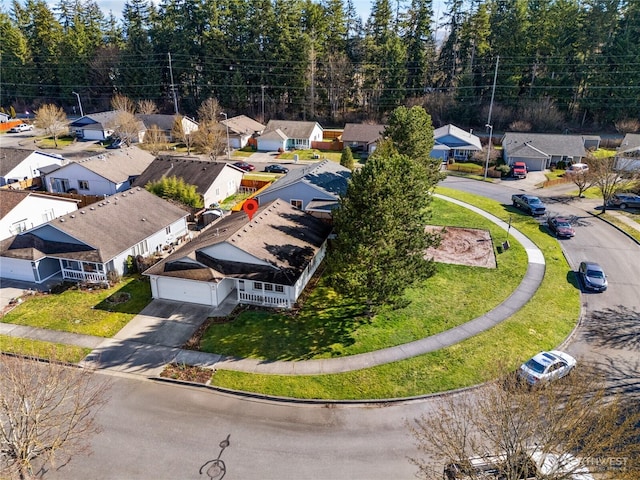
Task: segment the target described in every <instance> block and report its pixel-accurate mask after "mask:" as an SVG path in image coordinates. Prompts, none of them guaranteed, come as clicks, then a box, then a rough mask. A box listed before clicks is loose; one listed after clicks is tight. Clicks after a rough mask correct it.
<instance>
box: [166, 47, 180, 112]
mask: <svg viewBox="0 0 640 480" xmlns="http://www.w3.org/2000/svg"><path fill="white" fill-rule="evenodd" d="M168 55H169V75H170V76H171V94H172V95H173V108H174V110H175V113H176V115H177V114H178V99H177V98H176V87H175V85H174V84H173V67H172V66H171V52H169V53H168Z"/></svg>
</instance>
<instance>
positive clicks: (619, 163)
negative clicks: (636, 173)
mask: <svg viewBox="0 0 640 480" xmlns="http://www.w3.org/2000/svg"><path fill="white" fill-rule="evenodd" d="M616 168H618V169H620V170H640V134H638V133H627V134H626V135H625V136H624V138H623V139H622V143H621V144H620V148H618V152H617V153H616Z"/></svg>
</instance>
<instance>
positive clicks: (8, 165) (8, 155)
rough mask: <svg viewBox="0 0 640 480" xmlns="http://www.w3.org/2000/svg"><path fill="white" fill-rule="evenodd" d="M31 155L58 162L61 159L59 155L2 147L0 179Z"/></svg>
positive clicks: (0, 152) (0, 150) (0, 153)
mask: <svg viewBox="0 0 640 480" xmlns="http://www.w3.org/2000/svg"><path fill="white" fill-rule="evenodd" d="M33 153H36V154H38V155H43V156H45V157H51V159H55V160H56V161H60V160H61V159H62V156H61V155H58V154H54V153H46V152H41V151H39V150H29V149H26V148H10V147H2V148H0V177H4V176H5V175H7V174H8V173H9V172H11V171H12V170H13V169H14V168H16V167H17V166H18V165H20V163H22V162H23V161H24V160H25V159H26V158H27V157H28V156H29V155H31V154H33Z"/></svg>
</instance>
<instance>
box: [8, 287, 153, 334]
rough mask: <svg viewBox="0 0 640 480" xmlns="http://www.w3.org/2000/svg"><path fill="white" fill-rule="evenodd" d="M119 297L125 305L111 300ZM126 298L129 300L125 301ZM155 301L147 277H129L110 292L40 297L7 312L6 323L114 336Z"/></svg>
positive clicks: (74, 291) (72, 292)
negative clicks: (110, 298) (152, 299)
mask: <svg viewBox="0 0 640 480" xmlns="http://www.w3.org/2000/svg"><path fill="white" fill-rule="evenodd" d="M118 294H122V295H118ZM112 295H113V296H114V297H119V300H120V301H122V303H114V302H112V301H109V300H108V298H109V297H111V296H112ZM125 298H129V299H128V300H126V301H123V300H124V299H125ZM150 301H151V286H150V284H149V281H148V279H147V278H144V277H138V276H135V277H126V278H124V279H123V280H122V281H121V282H120V283H119V284H117V285H116V286H114V287H112V288H109V289H94V290H78V289H77V288H75V287H73V288H69V289H68V290H66V291H64V292H62V293H59V294H38V295H33V296H28V297H25V301H24V302H23V303H22V304H20V305H18V306H17V307H16V308H14V309H13V310H11V311H10V312H9V313H7V314H6V315H5V316H4V317H3V319H2V321H3V322H4V323H13V324H17V325H29V326H31V327H38V328H47V329H51V330H61V331H64V332H72V333H81V334H85V335H94V336H97V337H107V338H108V337H112V336H113V335H115V334H116V333H117V332H118V331H119V330H120V329H121V328H122V327H124V326H125V325H126V324H127V323H128V322H129V321H130V320H131V319H132V318H133V317H134V316H135V315H136V314H138V313H139V312H140V311H141V310H142V309H143V308H144V307H145V306H146V305H147V304H148V303H149V302H150Z"/></svg>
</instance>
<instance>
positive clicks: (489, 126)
mask: <svg viewBox="0 0 640 480" xmlns="http://www.w3.org/2000/svg"><path fill="white" fill-rule="evenodd" d="M485 128H488V129H489V144H488V145H487V162H486V163H485V165H484V179H485V180H486V179H487V173H488V172H489V157H490V156H491V137H492V136H493V125H489V124H488V123H487V124H486V125H485Z"/></svg>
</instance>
